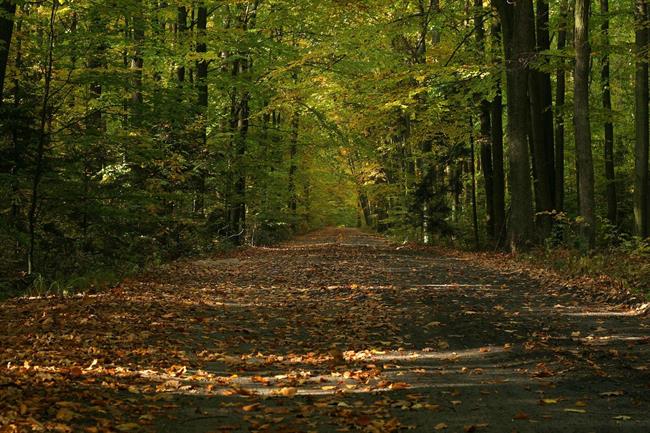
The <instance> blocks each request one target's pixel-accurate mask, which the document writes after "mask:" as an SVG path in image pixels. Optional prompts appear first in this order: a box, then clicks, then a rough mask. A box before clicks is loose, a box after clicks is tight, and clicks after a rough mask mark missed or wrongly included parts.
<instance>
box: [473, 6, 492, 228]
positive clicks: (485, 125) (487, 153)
mask: <svg viewBox="0 0 650 433" xmlns="http://www.w3.org/2000/svg"><path fill="white" fill-rule="evenodd" d="M474 8H475V10H474V32H475V33H476V43H477V45H478V49H479V53H480V54H481V55H483V57H485V54H486V53H485V28H484V26H483V0H474ZM479 122H480V125H481V129H480V134H479V136H478V143H479V145H480V149H481V170H482V171H483V187H484V189H485V210H486V217H487V219H486V231H487V233H488V236H489V237H490V238H494V237H495V228H494V227H495V225H494V219H495V216H494V169H493V164H492V137H491V131H490V102H489V101H488V100H487V99H483V100H482V101H481V105H480V114H479Z"/></svg>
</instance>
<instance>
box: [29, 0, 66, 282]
mask: <svg viewBox="0 0 650 433" xmlns="http://www.w3.org/2000/svg"><path fill="white" fill-rule="evenodd" d="M57 6H58V2H56V1H53V2H52V8H51V10H50V21H49V32H48V41H47V59H46V62H45V77H44V79H45V84H44V86H43V99H42V104H41V113H40V124H39V130H38V132H39V135H38V146H37V149H36V167H35V169H34V179H33V182H32V196H31V200H30V206H29V213H28V216H27V218H28V224H29V249H28V251H27V274H28V275H31V274H32V273H34V271H35V269H36V263H35V257H34V256H35V253H36V225H37V217H38V215H37V210H38V202H39V192H40V190H39V187H40V183H41V179H42V177H43V171H44V163H45V151H46V146H47V142H48V140H49V136H48V124H49V116H50V90H51V85H52V71H53V67H54V39H55V35H54V24H55V20H56V10H57Z"/></svg>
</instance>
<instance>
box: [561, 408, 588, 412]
mask: <svg viewBox="0 0 650 433" xmlns="http://www.w3.org/2000/svg"><path fill="white" fill-rule="evenodd" d="M564 411H565V412H569V413H587V411H586V410H584V409H574V408H571V407H569V408H566V409H564Z"/></svg>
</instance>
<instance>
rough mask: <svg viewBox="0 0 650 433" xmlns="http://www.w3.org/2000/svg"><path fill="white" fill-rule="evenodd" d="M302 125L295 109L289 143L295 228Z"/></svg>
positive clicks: (291, 196) (292, 215) (291, 194)
mask: <svg viewBox="0 0 650 433" xmlns="http://www.w3.org/2000/svg"><path fill="white" fill-rule="evenodd" d="M299 127H300V117H299V114H298V111H297V110H296V111H294V113H293V118H292V119H291V138H290V144H289V213H290V215H291V224H292V226H293V228H294V230H295V228H296V222H297V220H298V215H297V210H298V197H297V194H296V173H297V172H298V165H297V161H296V157H297V155H298V128H299Z"/></svg>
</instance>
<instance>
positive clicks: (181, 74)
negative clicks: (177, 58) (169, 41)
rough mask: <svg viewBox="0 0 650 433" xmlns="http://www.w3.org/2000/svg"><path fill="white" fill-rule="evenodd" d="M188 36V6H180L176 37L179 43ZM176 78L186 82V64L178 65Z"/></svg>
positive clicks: (177, 13)
mask: <svg viewBox="0 0 650 433" xmlns="http://www.w3.org/2000/svg"><path fill="white" fill-rule="evenodd" d="M186 36H187V7H185V6H178V9H177V10H176V38H177V43H178V44H179V45H180V44H183V43H184V42H185V37H186ZM176 79H177V80H178V82H179V83H183V82H185V64H184V63H180V64H179V65H178V66H177V67H176Z"/></svg>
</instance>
